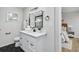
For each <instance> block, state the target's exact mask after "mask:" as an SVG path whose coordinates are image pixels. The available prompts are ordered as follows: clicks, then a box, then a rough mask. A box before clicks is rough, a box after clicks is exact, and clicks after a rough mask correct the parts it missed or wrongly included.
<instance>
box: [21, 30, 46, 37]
mask: <svg viewBox="0 0 79 59" xmlns="http://www.w3.org/2000/svg"><path fill="white" fill-rule="evenodd" d="M21 33H25V34H27V35H30V36H33V37H40V36H43V35H46V32H33V31H26V30H25V31H21Z"/></svg>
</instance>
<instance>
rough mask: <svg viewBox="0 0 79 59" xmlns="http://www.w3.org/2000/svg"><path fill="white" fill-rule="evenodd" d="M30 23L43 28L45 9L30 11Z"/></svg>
mask: <svg viewBox="0 0 79 59" xmlns="http://www.w3.org/2000/svg"><path fill="white" fill-rule="evenodd" d="M29 25H30V27H31V28H37V29H39V30H41V29H42V28H43V11H38V12H34V13H30V18H29Z"/></svg>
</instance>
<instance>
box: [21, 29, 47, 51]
mask: <svg viewBox="0 0 79 59" xmlns="http://www.w3.org/2000/svg"><path fill="white" fill-rule="evenodd" d="M20 34H21V39H20V43H21V48H22V49H23V50H24V51H25V52H44V51H45V49H46V48H45V47H44V46H45V40H46V35H47V34H46V32H32V31H26V30H25V31H21V32H20Z"/></svg>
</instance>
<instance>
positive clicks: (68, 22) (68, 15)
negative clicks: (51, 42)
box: [61, 7, 79, 52]
mask: <svg viewBox="0 0 79 59" xmlns="http://www.w3.org/2000/svg"><path fill="white" fill-rule="evenodd" d="M78 26H79V7H63V8H62V20H61V28H62V29H61V31H62V36H61V39H62V42H61V43H62V52H79V27H78Z"/></svg>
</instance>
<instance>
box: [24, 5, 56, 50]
mask: <svg viewBox="0 0 79 59" xmlns="http://www.w3.org/2000/svg"><path fill="white" fill-rule="evenodd" d="M40 10H42V11H44V18H43V30H47V39H46V41H45V42H46V44H45V47H46V48H47V49H46V51H55V47H54V8H53V7H46V8H45V7H40V8H38V9H37V10H34V11H31V12H37V11H40ZM24 13H25V16H24V19H26V18H27V19H28V20H29V18H28V17H29V9H27V8H26V9H25V10H24ZM46 15H49V17H50V18H49V21H46V20H45V16H46Z"/></svg>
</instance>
